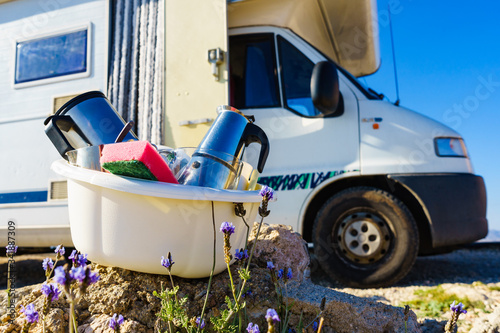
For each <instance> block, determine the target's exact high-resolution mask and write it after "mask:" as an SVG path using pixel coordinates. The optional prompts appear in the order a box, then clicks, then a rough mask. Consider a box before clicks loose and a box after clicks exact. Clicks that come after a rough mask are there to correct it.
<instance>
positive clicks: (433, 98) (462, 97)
mask: <svg viewBox="0 0 500 333" xmlns="http://www.w3.org/2000/svg"><path fill="white" fill-rule="evenodd" d="M388 4H390V8H391V18H392V28H393V35H394V43H395V47H394V49H395V54H396V64H397V73H398V80H399V97H400V101H401V105H402V106H404V107H406V108H409V109H411V110H414V111H418V112H420V113H422V114H424V115H426V116H428V117H431V118H433V119H435V120H438V121H440V122H442V123H444V124H445V125H447V126H449V127H451V128H453V129H455V130H456V131H458V132H459V133H460V134H461V135H462V136H463V138H464V139H465V143H466V146H467V149H468V151H469V155H470V156H471V160H472V164H473V166H474V171H475V173H476V174H478V175H481V176H483V177H484V179H485V183H486V191H487V195H488V210H487V217H488V221H489V227H490V229H495V230H500V177H499V176H498V172H499V171H500V170H499V169H500V149H499V144H500V117H499V116H500V112H499V109H500V16H499V13H500V1H491V0H489V1H486V0H478V1H475V2H471V1H463V0H458V1H450V0H443V1H430V0H377V5H378V12H379V29H380V31H379V39H380V50H381V51H380V52H381V59H382V62H381V66H380V69H379V70H378V71H377V72H376V73H375V74H372V75H370V76H366V77H364V78H362V79H361V80H362V81H364V82H365V83H366V84H367V85H368V86H370V87H371V88H373V89H374V90H376V91H377V92H381V93H383V94H384V95H385V96H387V97H388V99H389V100H390V101H393V102H394V101H395V100H396V88H395V80H394V69H393V59H392V51H391V40H390V29H389V24H388V20H387V12H388Z"/></svg>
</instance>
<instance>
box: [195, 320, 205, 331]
mask: <svg viewBox="0 0 500 333" xmlns="http://www.w3.org/2000/svg"><path fill="white" fill-rule="evenodd" d="M200 321H201V324H200ZM196 326H197V327H199V328H200V329H204V328H205V320H203V319H201V318H200V317H198V318H196Z"/></svg>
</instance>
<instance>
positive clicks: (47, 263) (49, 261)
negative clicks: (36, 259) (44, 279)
mask: <svg viewBox="0 0 500 333" xmlns="http://www.w3.org/2000/svg"><path fill="white" fill-rule="evenodd" d="M42 267H43V270H44V271H47V269H48V268H50V269H52V268H54V262H53V261H52V259H50V258H45V259H43V261H42Z"/></svg>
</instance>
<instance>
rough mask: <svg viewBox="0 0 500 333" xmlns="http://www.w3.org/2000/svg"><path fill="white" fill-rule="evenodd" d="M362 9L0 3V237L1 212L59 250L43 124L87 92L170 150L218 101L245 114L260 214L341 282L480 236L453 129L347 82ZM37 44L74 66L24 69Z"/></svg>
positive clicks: (357, 67)
mask: <svg viewBox="0 0 500 333" xmlns="http://www.w3.org/2000/svg"><path fill="white" fill-rule="evenodd" d="M1 2H2V1H0V3H1ZM3 2H5V1H3ZM41 4H46V6H45V7H46V8H42V6H41ZM48 4H50V6H49V5H48ZM148 6H149V7H148ZM26 8H28V9H26ZM37 9H38V10H37ZM43 15H46V16H48V18H50V20H47V21H46V22H47V23H46V24H45V25H44V26H43V27H41V28H39V29H32V30H33V31H28V32H27V33H26V34H27V35H26V36H25V32H26V30H27V29H28V28H27V27H29V25H27V23H26V22H31V24H32V25H34V27H35V28H36V22H41V20H42V19H43ZM376 15H377V9H376V2H375V0H359V1H352V0H319V1H317V0H274V1H268V0H242V1H232V2H226V1H225V0H203V1H195V0H189V1H170V0H164V1H161V0H159V1H151V2H150V3H148V4H147V5H139V4H137V2H136V1H134V2H132V1H130V2H129V1H119V0H117V1H106V0H94V1H90V0H88V1H84V0H80V1H71V2H68V1H62V0H51V1H46V2H44V1H32V0H17V1H7V2H6V3H1V4H0V26H1V27H2V30H3V31H7V32H8V33H7V37H4V35H2V36H0V56H1V57H2V62H1V67H0V73H1V74H2V75H0V88H1V89H0V109H1V110H2V113H1V114H0V149H1V152H2V155H3V156H8V160H5V162H4V163H2V166H1V168H2V172H1V174H2V181H1V182H0V219H1V225H0V228H1V229H0V230H2V234H1V235H0V237H1V239H0V243H1V244H4V243H7V227H6V226H7V223H8V221H14V222H15V225H16V235H15V237H16V238H15V241H16V245H19V246H47V245H55V244H58V243H61V242H62V243H64V244H69V242H70V239H68V237H69V224H68V218H67V208H66V206H65V203H66V201H65V199H64V197H65V193H64V179H60V178H58V177H57V176H56V175H55V174H54V173H52V172H51V171H50V164H51V162H52V161H54V160H55V159H58V158H60V156H59V155H58V154H57V151H56V150H55V149H54V148H53V147H51V144H50V142H49V140H48V139H47V138H46V137H45V134H44V132H43V119H44V118H45V117H47V116H48V115H50V114H51V113H53V112H54V111H55V110H57V108H58V106H60V105H61V103H62V102H64V101H66V100H68V98H70V97H72V96H74V95H76V94H78V93H81V92H83V91H88V90H100V91H102V92H104V93H106V94H107V95H108V97H109V98H110V99H111V101H112V102H113V104H114V105H115V107H116V108H117V110H118V111H119V112H120V113H121V114H122V116H123V117H124V118H125V119H126V120H133V121H135V122H136V124H137V126H136V128H135V131H136V133H137V135H138V136H139V138H140V139H146V140H150V141H152V142H153V143H157V144H164V145H168V146H171V147H190V146H191V147H192V146H197V144H198V143H199V142H200V140H201V138H202V137H203V135H204V134H205V132H206V131H207V129H208V128H209V126H210V124H211V122H212V121H213V119H214V118H215V117H216V112H215V110H216V107H217V106H218V105H222V104H229V105H232V106H234V107H236V108H238V109H239V110H241V111H242V112H243V113H245V114H246V115H253V116H254V117H255V120H256V122H255V123H256V124H257V125H258V126H260V127H261V128H262V129H263V130H264V131H265V132H266V134H267V136H268V138H269V140H270V154H269V158H268V160H267V163H266V165H265V168H264V171H263V173H262V174H261V175H260V178H259V183H260V184H263V185H268V186H270V187H272V188H274V189H275V190H276V193H277V197H278V200H277V201H276V202H274V203H272V206H271V207H270V208H271V210H272V213H271V215H270V216H269V217H268V218H267V219H266V222H268V223H279V224H287V225H291V226H292V227H293V228H294V229H295V230H296V231H298V232H300V233H301V234H302V235H303V237H304V238H305V239H306V240H307V241H308V242H310V243H312V244H313V246H314V251H315V254H316V256H317V259H318V261H319V263H320V264H321V266H322V268H323V269H324V270H325V271H326V272H327V273H328V274H329V275H330V276H332V277H333V278H335V279H338V280H341V281H343V282H344V283H346V284H348V285H351V286H356V287H368V286H383V285H390V284H393V283H395V282H396V281H398V280H400V279H401V278H402V277H404V276H405V274H406V273H407V272H408V271H409V270H410V269H411V267H412V265H413V263H414V261H415V258H416V256H417V255H418V254H429V253H435V252H438V251H442V250H448V249H450V248H453V247H455V246H458V245H462V244H467V243H470V242H473V241H475V240H478V239H481V238H483V237H485V236H486V234H487V231H488V230H487V229H488V227H487V221H486V217H485V216H486V191H485V186H484V182H483V179H482V178H481V177H480V176H477V175H475V174H474V171H473V168H472V164H471V161H470V159H469V157H468V154H467V150H466V147H465V143H464V140H463V138H462V137H461V136H460V134H458V133H457V132H455V131H454V130H452V129H450V128H448V127H446V126H444V125H443V124H440V123H438V122H436V121H434V120H431V119H429V118H426V117H425V116H423V115H421V114H418V113H416V112H413V111H411V110H407V109H405V108H403V107H400V106H396V105H393V104H391V103H389V102H387V101H385V100H383V99H382V98H381V96H380V95H378V94H377V93H375V92H374V91H373V90H371V89H370V88H368V87H364V86H363V85H362V84H361V83H360V82H359V81H358V80H357V79H356V77H359V76H363V75H368V74H371V73H373V72H375V71H376V70H377V69H378V66H379V63H380V60H379V55H378V52H379V48H378V30H377V20H376ZM186 17H189V18H190V19H189V20H186ZM163 22H164V23H163ZM148 29H149V30H148ZM73 33H78V34H79V35H78V36H79V37H78V38H76V37H75V38H74V40H73V42H72V39H71V38H72V36H73V35H71V34H73ZM61 36H63V37H61ZM62 39H64V40H65V41H66V40H69V43H70V44H64V43H62V44H61V43H59V42H60V41H61V40H62ZM47 40H48V42H47ZM37 43H38V44H37ZM44 43H49V44H50V45H52V44H54V45H55V46H54V48H50V50H54V51H52V52H54V54H53V56H54V57H56V58H58V59H60V58H63V59H61V61H64V57H60V55H61V54H67V53H68V52H69V53H71V52H75V54H74V55H73V56H72V57H71V56H68V57H67V59H80V60H81V61H80V62H78V61H76V62H75V61H73V62H72V61H69V62H70V63H69V64H68V65H67V66H62V67H63V68H62V69H60V72H57V71H56V74H55V75H54V74H53V73H47V72H44V71H43V70H41V71H35V70H33V68H36V65H35V64H36V62H37V61H38V62H40V61H42V60H41V55H40V51H37V50H40V49H45V50H46V49H48V47H46V45H45V44H44ZM44 45H45V46H44ZM57 45H71V46H72V47H71V48H67V47H63V48H62V49H61V48H59V49H58V48H57ZM25 47H26V50H27V51H30V50H31V53H30V52H27V54H24V53H22V52H21V51H22V50H23V49H24V48H25ZM37 52H38V53H37ZM30 56H31V57H30ZM84 60H85V61H84ZM33 62H35V63H34V64H33ZM82 62H83V63H84V65H82ZM47 66H48V65H47ZM48 67H50V66H48ZM163 68H164V69H165V71H164V72H163V71H162V69H163ZM58 70H59V69H58ZM48 72H50V71H49V70H48ZM158 96H160V97H158ZM253 148H254V147H252V145H250V147H248V148H247V151H246V152H245V153H246V154H247V156H248V155H251V154H252V153H253V152H254V149H253ZM151 232H154V231H151Z"/></svg>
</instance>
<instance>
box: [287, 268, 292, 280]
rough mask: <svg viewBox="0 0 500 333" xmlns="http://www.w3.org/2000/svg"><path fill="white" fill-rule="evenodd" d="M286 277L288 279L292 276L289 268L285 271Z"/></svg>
mask: <svg viewBox="0 0 500 333" xmlns="http://www.w3.org/2000/svg"><path fill="white" fill-rule="evenodd" d="M286 278H287V279H288V280H291V279H292V278H293V273H292V269H291V268H288V272H287V273H286Z"/></svg>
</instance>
